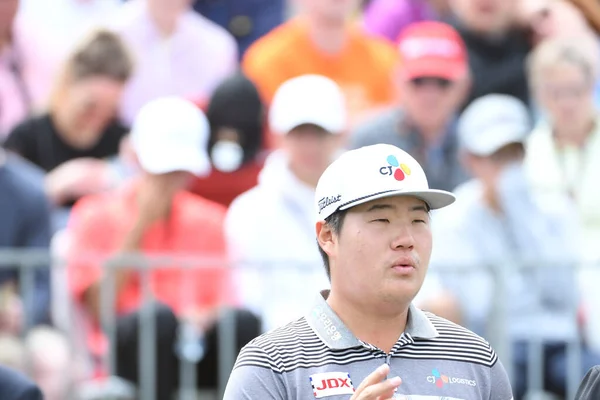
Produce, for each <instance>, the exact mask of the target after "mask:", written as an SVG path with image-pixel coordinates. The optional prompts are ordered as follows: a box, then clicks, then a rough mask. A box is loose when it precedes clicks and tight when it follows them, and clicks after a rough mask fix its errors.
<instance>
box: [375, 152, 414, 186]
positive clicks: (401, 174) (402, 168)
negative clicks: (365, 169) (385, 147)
mask: <svg viewBox="0 0 600 400" xmlns="http://www.w3.org/2000/svg"><path fill="white" fill-rule="evenodd" d="M386 161H387V163H388V165H386V166H385V167H381V168H379V173H380V174H381V175H392V176H393V177H394V178H395V179H396V180H397V181H403V180H404V178H406V175H410V168H408V165H406V164H400V163H399V162H398V159H397V158H396V157H395V156H393V155H389V156H388V157H387V158H386Z"/></svg>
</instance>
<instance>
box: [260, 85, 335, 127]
mask: <svg viewBox="0 0 600 400" xmlns="http://www.w3.org/2000/svg"><path fill="white" fill-rule="evenodd" d="M346 123H347V114H346V101H345V98H344V93H343V92H342V90H341V89H340V87H339V86H338V85H337V83H335V82H334V81H332V80H331V79H329V78H326V77H324V76H321V75H302V76H299V77H296V78H292V79H290V80H288V81H285V82H284V83H283V84H281V86H279V88H278V89H277V91H276V92H275V96H274V97H273V101H272V102H271V107H270V110H269V126H270V128H271V131H272V132H274V133H277V134H280V135H285V134H287V133H288V132H290V131H291V130H292V129H294V128H296V127H298V126H300V125H303V124H314V125H317V126H320V127H321V128H323V129H325V130H326V131H328V132H330V133H334V134H339V133H341V132H343V131H344V130H345V129H346Z"/></svg>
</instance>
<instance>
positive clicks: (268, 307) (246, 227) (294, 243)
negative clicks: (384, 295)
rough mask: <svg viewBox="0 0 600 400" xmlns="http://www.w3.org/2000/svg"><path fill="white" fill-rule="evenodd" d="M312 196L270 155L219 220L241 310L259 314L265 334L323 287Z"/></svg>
mask: <svg viewBox="0 0 600 400" xmlns="http://www.w3.org/2000/svg"><path fill="white" fill-rule="evenodd" d="M314 196H315V191H314V189H313V188H311V187H309V186H308V185H306V184H304V183H302V182H301V181H300V180H299V179H298V178H297V177H296V176H295V175H294V174H293V173H292V172H291V171H290V169H289V167H288V164H287V158H286V156H285V154H284V153H282V152H281V151H276V152H274V153H272V154H271V155H270V156H269V158H268V159H267V162H266V163H265V166H264V168H263V170H262V172H261V173H260V175H259V183H258V186H256V187H255V188H254V189H251V190H250V191H248V192H246V193H244V194H242V195H241V196H239V197H238V198H237V199H236V200H235V201H234V202H233V203H232V204H231V207H230V209H229V212H228V215H227V218H226V220H225V233H226V238H227V242H228V246H229V249H230V253H231V257H232V259H233V260H234V263H235V265H236V266H237V267H239V268H240V274H239V277H240V285H241V288H240V289H239V290H240V292H241V293H242V298H243V302H244V305H245V306H248V307H249V308H250V309H252V310H253V311H255V312H257V313H258V314H259V315H262V318H263V329H264V330H265V331H268V330H271V329H273V328H275V327H277V326H280V325H282V324H285V323H287V322H289V321H290V320H292V319H294V318H297V317H301V316H302V315H303V313H304V312H306V311H308V309H307V308H306V307H307V306H308V305H310V304H311V299H312V298H314V293H315V292H318V291H319V290H322V289H327V288H329V282H328V280H327V277H326V274H325V269H324V266H323V261H322V260H321V257H320V255H319V251H318V246H317V242H316V232H315V224H314V213H315V211H314V208H313V203H314ZM307 278H308V279H307Z"/></svg>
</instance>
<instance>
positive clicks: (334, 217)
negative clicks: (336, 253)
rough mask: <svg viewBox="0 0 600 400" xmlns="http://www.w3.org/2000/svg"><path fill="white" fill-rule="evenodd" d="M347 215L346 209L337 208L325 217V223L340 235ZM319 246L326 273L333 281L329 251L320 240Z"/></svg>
mask: <svg viewBox="0 0 600 400" xmlns="http://www.w3.org/2000/svg"><path fill="white" fill-rule="evenodd" d="M345 217H346V211H345V210H344V211H340V210H337V211H336V212H334V213H333V214H331V215H330V216H329V217H327V218H325V224H327V225H328V226H329V228H330V229H331V231H332V232H333V233H334V234H336V235H338V236H339V234H340V232H341V231H342V225H343V224H344V219H345ZM317 246H318V247H319V253H321V258H322V259H323V266H324V267H325V273H326V274H327V278H328V279H329V280H330V281H331V268H330V266H329V256H328V255H327V253H325V252H324V251H323V249H322V248H321V245H320V244H319V242H317Z"/></svg>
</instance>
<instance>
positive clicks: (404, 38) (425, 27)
mask: <svg viewBox="0 0 600 400" xmlns="http://www.w3.org/2000/svg"><path fill="white" fill-rule="evenodd" d="M398 48H399V50H400V58H401V61H400V65H399V67H398V71H397V73H396V75H397V76H396V82H397V84H398V86H399V92H400V93H401V94H402V96H401V97H402V100H401V103H400V105H399V106H400V107H399V108H397V109H394V110H390V111H386V112H385V114H383V115H381V116H379V117H377V118H375V119H373V120H371V121H368V122H367V123H365V124H363V125H360V126H359V127H358V128H357V129H355V131H354V132H353V133H352V135H351V138H350V147H351V148H353V149H356V148H359V147H362V146H368V145H372V144H377V143H386V144H391V145H394V146H397V147H399V148H401V149H403V150H405V151H407V152H409V153H410V154H411V155H412V156H413V157H415V158H416V159H417V161H419V163H420V164H421V165H422V166H423V169H424V170H425V173H426V174H427V179H428V181H429V187H431V188H434V189H443V190H450V191H451V190H453V189H454V188H455V187H456V186H457V185H458V184H460V183H462V182H464V181H465V180H466V178H467V175H466V173H465V172H464V170H463V168H462V166H461V164H460V163H459V161H458V157H457V153H458V144H457V137H456V132H455V125H456V124H455V119H456V117H457V114H458V111H459V108H460V106H461V105H462V103H463V101H464V99H465V97H466V95H467V93H468V91H469V88H470V86H469V85H470V75H469V65H468V61H467V54H466V50H465V45H464V43H463V41H462V39H461V38H460V36H459V35H458V33H457V32H456V31H455V30H454V29H453V28H452V27H451V26H449V25H446V24H443V23H441V22H420V23H415V24H413V25H410V26H409V27H408V28H407V29H406V30H405V31H404V32H403V33H402V35H401V37H400V38H399V42H398Z"/></svg>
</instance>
